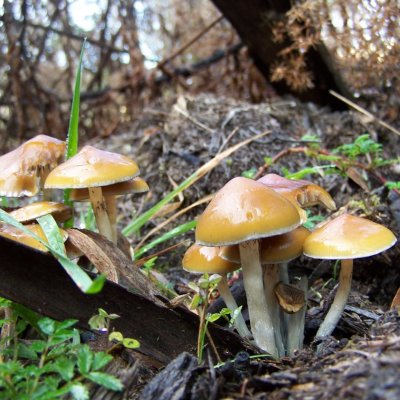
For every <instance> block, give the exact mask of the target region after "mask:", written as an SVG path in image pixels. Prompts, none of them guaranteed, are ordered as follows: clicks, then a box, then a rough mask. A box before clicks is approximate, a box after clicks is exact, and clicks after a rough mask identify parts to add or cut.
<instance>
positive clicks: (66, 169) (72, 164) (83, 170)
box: [45, 146, 139, 189]
mask: <svg viewBox="0 0 400 400" xmlns="http://www.w3.org/2000/svg"><path fill="white" fill-rule="evenodd" d="M138 174H139V167H138V166H137V164H136V163H135V161H133V160H131V159H130V158H128V157H126V156H123V155H121V154H116V153H111V152H109V151H104V150H99V149H96V148H94V147H92V146H85V147H83V148H82V150H81V151H79V153H77V154H76V155H75V156H74V157H71V158H70V159H69V160H67V161H66V162H64V163H63V164H60V165H59V166H58V167H57V168H55V169H53V171H51V172H50V174H49V176H48V177H47V179H46V182H45V188H47V189H68V188H71V189H73V188H88V187H97V186H106V185H111V184H113V183H117V182H122V181H127V180H130V179H132V178H134V177H135V176H136V175H138Z"/></svg>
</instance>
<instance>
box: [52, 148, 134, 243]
mask: <svg viewBox="0 0 400 400" xmlns="http://www.w3.org/2000/svg"><path fill="white" fill-rule="evenodd" d="M138 174H139V167H138V166H137V164H136V163H135V161H133V160H131V159H130V158H128V157H126V156H123V155H121V154H116V153H111V152H108V151H103V150H99V149H96V148H94V147H92V146H85V147H83V148H82V150H80V151H79V153H77V154H76V155H75V156H74V157H71V158H70V159H69V160H67V161H66V162H65V163H63V164H60V165H59V166H58V167H57V168H55V169H53V171H51V172H50V174H49V175H48V177H47V179H46V182H45V188H51V189H83V188H86V189H88V192H89V197H90V202H91V204H92V207H93V211H94V214H95V217H96V223H97V226H98V228H99V232H100V233H101V234H102V235H104V236H105V237H106V238H108V239H109V240H111V241H114V242H115V240H116V238H115V235H114V228H113V227H112V226H111V223H110V218H109V216H108V214H107V206H106V203H105V201H104V198H103V192H102V187H103V186H108V185H111V184H114V183H119V182H123V181H129V180H131V179H133V178H134V177H136V176H137V175H138Z"/></svg>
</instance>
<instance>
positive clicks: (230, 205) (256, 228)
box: [196, 177, 300, 246]
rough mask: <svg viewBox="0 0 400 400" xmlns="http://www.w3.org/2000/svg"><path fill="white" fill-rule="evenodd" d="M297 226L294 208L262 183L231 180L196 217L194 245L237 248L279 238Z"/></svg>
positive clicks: (245, 179) (297, 221)
mask: <svg viewBox="0 0 400 400" xmlns="http://www.w3.org/2000/svg"><path fill="white" fill-rule="evenodd" d="M299 224H300V216H299V213H298V212H297V210H296V207H295V206H294V205H293V204H292V203H291V202H290V201H289V200H287V199H285V198H284V197H282V196H281V195H280V194H278V193H276V192H275V191H273V190H272V189H269V188H267V187H266V186H265V185H263V184H262V183H259V182H256V181H253V180H251V179H248V178H242V177H238V178H234V179H232V180H231V181H229V182H228V183H227V184H226V185H225V186H224V187H223V188H222V189H221V190H219V191H218V193H217V194H216V195H215V196H214V198H213V199H212V200H211V202H210V204H209V205H208V206H207V208H206V209H205V211H204V213H203V214H202V215H201V216H200V217H199V219H198V222H197V228H196V242H197V243H199V244H202V245H206V246H224V245H231V244H238V243H241V242H245V241H247V240H251V239H259V238H263V237H268V236H274V235H279V234H282V233H285V232H288V231H291V230H293V229H294V228H296V227H297V226H298V225H299Z"/></svg>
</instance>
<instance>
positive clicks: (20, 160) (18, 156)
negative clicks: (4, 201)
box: [0, 135, 65, 197]
mask: <svg viewBox="0 0 400 400" xmlns="http://www.w3.org/2000/svg"><path fill="white" fill-rule="evenodd" d="M64 152H65V142H63V141H61V140H58V139H56V138H52V137H50V136H46V135H38V136H35V137H34V138H32V139H30V140H28V141H27V142H25V143H23V144H22V145H21V146H19V147H17V148H16V149H15V150H13V151H11V152H9V153H7V154H4V155H3V156H1V157H0V196H7V197H22V196H35V195H36V194H37V193H38V192H39V190H40V189H41V188H42V182H43V181H44V179H46V177H47V175H48V173H49V172H50V171H51V170H52V169H53V168H55V167H56V166H57V165H58V164H59V163H60V162H61V161H62V160H63V158H64Z"/></svg>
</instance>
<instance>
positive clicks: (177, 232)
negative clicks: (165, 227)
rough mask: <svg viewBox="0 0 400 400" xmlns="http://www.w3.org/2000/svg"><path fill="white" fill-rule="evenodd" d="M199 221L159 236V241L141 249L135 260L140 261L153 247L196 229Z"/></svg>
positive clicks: (154, 241) (190, 222)
mask: <svg viewBox="0 0 400 400" xmlns="http://www.w3.org/2000/svg"><path fill="white" fill-rule="evenodd" d="M196 224H197V221H189V222H185V223H184V224H181V225H178V226H177V227H175V228H174V229H171V230H170V231H168V232H166V233H164V235H161V236H159V237H158V238H157V239H155V240H153V241H152V242H150V243H148V244H146V246H143V247H141V248H140V249H139V250H137V251H135V260H137V259H139V258H140V257H141V256H142V255H143V254H144V253H146V252H148V251H149V250H151V249H152V248H153V247H155V246H157V245H158V244H160V243H163V242H165V241H167V240H170V239H172V238H174V237H176V236H179V235H182V234H183V233H185V232H187V231H190V230H191V229H193V228H195V227H196Z"/></svg>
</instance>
